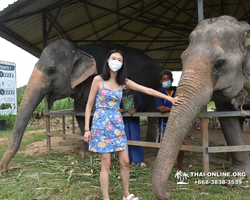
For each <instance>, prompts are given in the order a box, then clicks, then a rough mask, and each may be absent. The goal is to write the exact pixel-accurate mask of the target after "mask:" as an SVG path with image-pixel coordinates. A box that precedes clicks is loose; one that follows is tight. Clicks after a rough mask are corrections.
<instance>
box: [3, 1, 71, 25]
mask: <svg viewBox="0 0 250 200" xmlns="http://www.w3.org/2000/svg"><path fill="white" fill-rule="evenodd" d="M70 2H71V3H72V1H71V0H67V1H64V2H62V3H61V2H60V3H56V4H53V5H52V6H49V7H48V8H45V9H41V10H37V11H34V12H31V13H28V14H24V15H20V16H17V17H10V16H5V17H1V20H0V24H2V23H6V22H9V21H14V20H17V19H22V18H25V17H29V16H32V15H36V14H40V13H43V12H45V13H46V12H49V11H51V10H54V9H56V8H58V7H59V6H64V5H66V4H69V3H70Z"/></svg>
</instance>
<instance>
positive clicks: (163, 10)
mask: <svg viewBox="0 0 250 200" xmlns="http://www.w3.org/2000/svg"><path fill="white" fill-rule="evenodd" d="M198 8H199V9H198ZM203 10H204V11H203ZM203 13H204V18H205V19H206V18H211V17H218V16H220V15H231V16H233V17H235V18H236V19H238V20H246V21H249V19H250V2H249V1H248V0H241V1H238V0H227V1H225V0H191V1H190V0H127V1H123V0H116V1H114V0H105V1H99V0H53V1H51V0H18V1H16V2H15V3H14V4H11V5H9V6H8V7H7V8H6V9H4V10H3V11H1V12H0V36H1V37H3V38H5V39H6V40H8V41H10V42H12V43H13V44H15V45H17V46H19V47H20V48H22V49H24V50H26V51H28V52H29V53H31V54H32V55H34V56H36V57H39V56H40V54H41V52H42V50H43V48H44V47H45V46H46V45H47V43H49V42H52V41H54V40H56V39H59V38H64V39H67V40H70V41H72V42H76V43H79V44H80V43H81V44H89V43H118V44H122V45H126V46H129V47H133V48H136V49H139V50H141V51H143V52H144V53H146V54H147V55H149V56H150V57H151V58H153V59H154V60H155V61H156V62H157V63H159V64H160V65H161V66H162V67H163V68H168V69H171V70H174V71H181V60H180V56H181V53H182V52H183V51H184V50H185V49H186V47H187V45H188V42H189V41H188V38H189V34H190V33H191V31H192V30H193V29H194V28H195V27H196V25H197V23H198V22H199V21H200V20H201V19H203ZM199 16H200V19H198V18H199Z"/></svg>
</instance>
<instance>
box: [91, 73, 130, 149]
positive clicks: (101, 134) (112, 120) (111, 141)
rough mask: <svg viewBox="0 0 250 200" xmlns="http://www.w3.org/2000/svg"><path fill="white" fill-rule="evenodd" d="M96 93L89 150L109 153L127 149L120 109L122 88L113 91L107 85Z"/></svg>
mask: <svg viewBox="0 0 250 200" xmlns="http://www.w3.org/2000/svg"><path fill="white" fill-rule="evenodd" d="M101 81H102V84H103V88H101V89H99V90H98V92H97V95H96V110H95V113H94V116H93V121H92V127H91V136H90V141H89V150H90V151H93V152H99V153H109V152H115V151H122V150H126V149H127V146H128V145H127V138H126V135H125V132H124V124H123V119H122V116H121V112H120V110H119V106H120V102H121V99H122V88H120V89H118V90H116V91H111V90H110V89H109V88H107V87H105V85H104V82H103V79H102V78H101Z"/></svg>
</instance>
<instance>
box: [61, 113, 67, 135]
mask: <svg viewBox="0 0 250 200" xmlns="http://www.w3.org/2000/svg"><path fill="white" fill-rule="evenodd" d="M62 127H63V134H65V115H62ZM63 139H64V140H66V138H65V137H64V138H63Z"/></svg>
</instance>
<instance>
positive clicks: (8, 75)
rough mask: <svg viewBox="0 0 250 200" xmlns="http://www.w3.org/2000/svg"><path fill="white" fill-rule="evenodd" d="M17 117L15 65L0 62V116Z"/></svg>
mask: <svg viewBox="0 0 250 200" xmlns="http://www.w3.org/2000/svg"><path fill="white" fill-rule="evenodd" d="M9 114H13V115H17V95H16V64H15V63H12V62H6V61H0V115H9Z"/></svg>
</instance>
